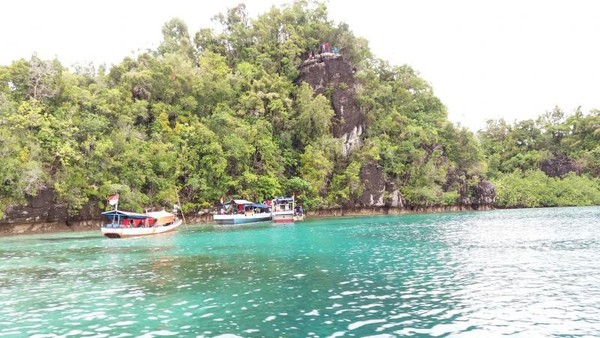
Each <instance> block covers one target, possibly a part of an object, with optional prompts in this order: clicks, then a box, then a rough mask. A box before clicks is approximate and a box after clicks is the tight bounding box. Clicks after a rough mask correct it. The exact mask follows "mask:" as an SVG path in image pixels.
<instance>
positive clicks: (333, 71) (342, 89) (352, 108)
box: [299, 53, 365, 155]
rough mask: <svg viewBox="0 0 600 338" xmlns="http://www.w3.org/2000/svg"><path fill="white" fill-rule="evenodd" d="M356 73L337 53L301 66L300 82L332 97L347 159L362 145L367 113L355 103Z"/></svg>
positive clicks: (337, 131)
mask: <svg viewBox="0 0 600 338" xmlns="http://www.w3.org/2000/svg"><path fill="white" fill-rule="evenodd" d="M354 72H355V69H354V66H352V64H351V63H350V62H349V61H346V60H344V58H343V57H342V56H341V55H334V54H333V53H323V54H319V55H317V56H316V57H315V58H314V59H310V60H307V61H305V62H304V63H303V64H302V65H301V66H300V77H299V80H300V81H303V82H306V83H308V84H309V85H310V86H311V87H312V88H313V90H314V92H315V94H324V95H326V96H329V95H330V96H331V97H330V98H331V103H332V105H333V110H334V111H335V117H334V121H333V136H335V137H338V138H341V139H342V141H343V153H344V155H347V154H348V153H350V152H351V151H352V150H353V149H356V148H359V147H360V146H361V145H362V135H363V131H364V128H365V117H364V113H363V112H362V111H361V110H360V108H359V107H358V105H357V104H356V102H355V100H354V96H355V94H356V88H355V86H356V84H355V80H354Z"/></svg>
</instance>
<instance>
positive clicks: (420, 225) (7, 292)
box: [0, 207, 600, 337]
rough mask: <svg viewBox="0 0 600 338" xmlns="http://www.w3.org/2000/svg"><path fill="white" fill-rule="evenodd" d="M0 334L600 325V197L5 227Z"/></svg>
mask: <svg viewBox="0 0 600 338" xmlns="http://www.w3.org/2000/svg"><path fill="white" fill-rule="evenodd" d="M0 257H1V258H2V260H1V265H0V336H2V337H4V336H9V337H10V336H15V337H23V336H38V337H52V336H88V335H89V336H95V337H109V336H110V337H115V336H121V337H125V336H130V335H133V336H145V337H152V336H170V335H177V336H191V337H195V336H211V337H212V336H230V337H231V336H242V337H263V336H267V337H273V336H289V337H308V336H321V337H326V336H332V337H340V336H356V337H364V336H370V335H378V336H380V337H388V336H389V337H391V336H447V335H451V336H467V337H489V336H500V335H517V336H525V337H535V336H600V208H599V207H592V208H556V209H531V210H501V211H491V212H470V213H448V214H420V215H400V216H379V217H361V218H337V219H321V220H308V221H304V222H301V223H296V224H294V225H286V226H273V225H271V224H261V225H252V226H243V227H240V226H220V227H218V226H209V227H206V226H205V227H198V226H196V227H190V228H189V229H185V228H182V229H181V231H179V232H178V233H175V234H173V235H170V236H166V237H152V238H138V239H125V240H115V239H112V240H111V239H104V238H102V237H101V236H100V233H99V231H98V232H85V233H61V234H52V235H35V236H17V237H5V238H0Z"/></svg>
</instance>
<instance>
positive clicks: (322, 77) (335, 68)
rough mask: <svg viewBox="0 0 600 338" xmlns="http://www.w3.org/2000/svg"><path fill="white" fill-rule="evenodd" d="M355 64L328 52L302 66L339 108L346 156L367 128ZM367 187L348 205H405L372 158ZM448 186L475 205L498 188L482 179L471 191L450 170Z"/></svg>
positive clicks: (337, 130)
mask: <svg viewBox="0 0 600 338" xmlns="http://www.w3.org/2000/svg"><path fill="white" fill-rule="evenodd" d="M354 73H355V68H354V66H353V65H352V64H351V63H350V62H349V61H347V60H344V58H343V56H341V55H334V54H332V53H324V54H319V55H316V56H315V57H314V58H312V59H309V60H306V61H305V62H304V63H303V64H302V65H301V66H300V76H299V81H300V82H306V83H308V84H309V85H310V86H311V87H312V88H313V91H314V92H315V95H317V94H324V95H327V96H328V97H329V98H330V99H331V105H332V107H333V110H334V112H335V116H334V120H333V121H332V122H333V123H332V125H333V130H332V132H333V135H334V136H335V137H338V138H341V139H342V142H343V149H342V152H343V154H344V156H347V155H348V154H350V153H351V152H352V151H353V150H355V149H358V148H360V147H361V146H362V145H363V143H364V142H363V138H364V132H365V130H366V128H367V125H366V118H365V113H364V111H363V110H361V108H360V107H359V106H358V105H357V104H356V102H355V95H356V86H357V84H356V80H355V78H354ZM440 149H441V150H442V151H443V149H442V146H438V145H436V146H434V147H432V149H430V151H429V152H428V155H431V153H432V152H433V151H435V150H440ZM360 178H361V181H362V182H363V183H364V186H365V188H364V191H363V193H362V195H361V196H360V197H359V198H358V200H357V201H351V203H349V205H347V206H346V207H349V208H353V207H375V208H381V207H392V208H403V207H405V205H404V203H403V201H402V196H401V194H400V191H399V189H398V187H396V185H395V184H394V183H393V182H389V181H388V180H386V178H385V174H384V172H383V167H382V166H381V165H379V164H378V163H376V162H375V161H371V162H368V163H364V164H363V166H362V169H361V172H360ZM447 180H448V183H447V184H446V188H447V189H449V188H450V187H451V186H456V185H458V186H459V190H460V196H459V201H458V203H459V204H460V205H462V206H468V207H469V208H473V209H485V208H489V207H491V206H492V205H493V203H494V202H495V196H496V193H495V189H494V186H493V184H491V183H490V182H487V181H485V180H483V181H481V182H480V183H479V184H478V186H477V188H476V189H475V190H476V191H474V192H472V191H469V189H468V186H467V180H466V179H465V178H464V177H460V175H456V174H455V173H450V174H449V175H448V178H447Z"/></svg>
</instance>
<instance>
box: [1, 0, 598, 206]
mask: <svg viewBox="0 0 600 338" xmlns="http://www.w3.org/2000/svg"><path fill="white" fill-rule="evenodd" d="M215 20H216V21H217V22H218V23H220V25H221V29H220V30H219V31H214V30H211V29H201V30H199V31H198V32H196V33H195V34H194V35H190V33H189V31H188V28H187V26H186V24H185V23H184V22H182V21H181V20H179V19H173V20H171V21H169V22H167V23H166V24H165V25H164V26H163V28H162V33H163V41H162V43H161V44H160V45H159V47H158V48H157V49H156V50H150V51H147V52H145V53H142V54H140V55H138V56H137V57H135V58H129V57H128V58H125V59H124V60H123V61H122V62H121V63H119V64H117V65H114V66H112V67H111V68H110V69H106V67H104V66H101V67H99V68H98V69H96V68H94V67H93V66H92V65H90V66H87V67H82V66H79V67H76V68H75V69H67V68H65V67H63V66H62V65H61V64H60V62H59V61H58V60H51V61H47V60H41V59H39V58H38V57H36V56H35V55H34V56H32V57H31V59H29V60H24V59H22V60H18V61H15V62H13V63H12V64H11V65H9V66H1V67H0V145H1V147H0V152H1V155H0V159H1V161H0V178H1V181H0V212H1V210H5V208H6V207H7V206H8V205H11V204H18V203H23V202H24V201H25V198H26V196H34V195H36V194H37V193H39V192H40V191H41V190H42V189H48V188H51V189H54V191H55V193H56V196H57V201H58V202H60V203H63V204H65V205H66V206H68V209H69V212H70V213H72V214H76V213H78V212H79V210H80V209H81V208H82V207H83V206H84V205H86V204H87V203H100V205H102V203H105V202H104V201H105V198H106V196H108V195H109V194H112V193H120V194H121V205H122V206H123V208H127V209H133V210H141V209H142V207H145V206H150V205H152V204H155V205H165V204H169V203H173V202H174V201H176V200H177V195H176V194H178V195H179V197H180V198H181V200H182V202H183V204H184V205H183V207H184V210H185V211H188V212H191V211H196V210H201V209H204V208H209V207H211V206H213V205H214V204H215V203H217V202H218V201H219V199H221V198H223V199H227V198H230V197H243V198H248V199H252V200H263V199H265V198H270V197H273V196H276V195H280V194H292V193H294V194H296V195H297V196H299V198H300V200H301V201H302V202H303V203H304V204H305V206H306V207H308V208H316V207H332V206H344V205H356V204H357V203H358V199H359V198H360V196H361V194H362V193H363V192H364V190H365V183H364V181H363V180H361V171H362V170H363V169H364V168H365V166H367V165H368V164H369V163H375V164H376V165H378V166H379V167H381V168H383V169H382V170H383V174H384V178H385V180H386V182H387V183H386V185H387V186H388V188H389V189H388V191H391V190H394V189H397V190H398V191H399V192H400V195H401V197H402V202H403V203H404V204H405V205H417V206H430V205H451V204H456V203H457V202H465V201H467V203H468V200H469V198H470V197H472V195H473V191H474V188H475V187H476V185H477V184H478V183H479V182H480V181H481V179H483V178H484V177H486V175H487V174H486V170H487V167H488V166H489V168H490V174H491V175H492V177H494V178H495V179H496V182H497V183H498V185H499V186H500V187H502V189H499V190H500V191H501V194H503V195H502V196H503V197H502V202H501V203H502V205H505V206H517V205H525V206H531V205H560V204H564V202H562V201H557V200H553V201H552V202H547V203H546V202H543V203H540V202H536V203H530V202H528V201H525V202H523V201H521V200H519V199H515V198H514V197H512V195H514V194H515V193H513V191H516V190H514V189H513V190H511V189H512V188H511V187H512V186H514V183H515V182H517V180H518V179H521V178H523V177H525V178H524V179H525V180H528V177H530V176H527V175H534V174H535V173H534V174H530V173H529V171H528V170H535V169H537V167H536V165H538V164H539V163H540V162H541V161H542V160H544V159H546V158H547V157H548V156H549V155H548V154H550V153H552V152H553V151H560V152H563V153H565V154H566V155H568V156H571V155H572V156H574V158H576V159H577V161H579V162H578V163H580V164H581V166H582V167H583V168H585V170H584V171H585V172H586V173H589V174H590V175H591V176H594V177H598V175H599V174H600V159H599V158H600V156H599V155H600V148H598V146H597V145H598V136H599V134H600V133H599V132H598V129H596V130H591V129H589V128H592V127H591V126H595V128H598V127H597V126H598V124H597V121H596V122H592V121H588V119H592V118H595V119H598V114H595V115H591V116H589V117H583V116H581V114H579V115H575V116H573V117H569V119H567V121H570V122H569V123H567V122H564V123H567V124H564V123H563V124H561V123H553V121H551V120H549V121H547V123H549V124H548V125H543V126H542V127H543V128H544V129H543V130H542V129H541V128H542V127H539V126H538V125H537V124H535V126H536V128H538V129H536V128H534V127H532V125H530V122H527V121H526V122H523V123H521V124H518V125H515V126H514V127H511V126H508V125H506V124H505V123H504V122H502V121H499V122H491V123H490V125H489V127H488V129H487V131H485V132H483V133H481V134H480V137H481V140H482V143H481V144H482V145H483V150H485V152H484V151H483V150H482V147H481V146H480V144H479V143H478V142H477V140H476V139H475V136H474V135H473V134H472V133H471V132H469V131H468V130H466V129H465V128H461V127H457V126H454V125H453V124H451V123H450V122H448V120H447V117H446V109H445V107H444V106H443V104H442V103H441V102H440V100H439V99H438V98H436V97H435V95H434V94H433V90H432V88H431V87H430V86H429V84H427V82H426V81H424V80H423V79H421V78H420V77H419V76H418V74H417V73H415V71H413V70H412V69H411V68H410V67H408V66H401V67H396V66H390V65H389V64H387V63H386V62H384V61H381V60H378V59H376V58H374V57H373V56H372V55H371V53H370V51H369V48H368V46H367V42H366V41H365V40H363V39H360V38H357V37H355V36H354V35H353V34H352V32H351V31H350V29H349V27H348V26H347V25H346V24H343V23H334V22H331V21H330V20H329V19H328V17H327V9H326V7H325V5H323V4H321V3H312V2H307V1H296V2H294V3H292V4H290V5H286V6H283V7H282V8H276V7H273V8H272V9H271V10H269V11H268V12H266V13H264V14H262V15H260V16H258V17H256V18H254V19H250V18H249V17H248V15H247V13H246V11H245V7H244V5H239V6H237V7H235V8H232V9H230V10H228V11H227V12H226V13H224V14H219V15H217V16H216V17H215ZM322 41H329V42H330V43H331V45H332V46H336V47H338V48H339V50H340V53H341V54H342V55H343V56H344V59H345V60H349V61H351V62H352V64H353V65H354V66H355V67H356V73H355V75H354V76H355V79H356V82H357V86H356V89H357V92H356V99H357V104H358V105H359V107H360V109H361V111H363V112H364V113H365V116H366V118H367V121H366V133H365V135H363V140H362V146H361V147H360V148H358V149H355V150H354V151H353V152H352V153H351V154H349V155H343V154H342V146H341V142H342V140H340V139H338V138H335V137H334V136H333V134H332V120H333V117H334V115H335V112H334V110H333V108H332V103H331V101H330V100H331V98H330V97H329V96H328V95H315V94H314V93H313V91H312V89H311V88H310V86H308V85H307V84H302V83H298V75H299V70H298V67H299V65H300V64H301V62H302V61H303V60H304V59H305V58H306V56H307V55H308V53H309V52H310V51H313V50H316V49H317V46H318V45H319V43H320V42H322ZM548 118H553V117H552V116H548ZM540 123H541V122H540ZM594 123H596V124H594ZM548 128H551V129H548ZM552 128H553V129H552ZM565 128H567V129H565ZM524 147H525V148H524ZM523 149H527V151H525V152H524V151H523ZM566 149H568V151H566ZM484 155H487V156H488V163H489V164H487V165H486V162H485V158H484ZM516 168H518V169H520V170H522V171H523V172H525V174H524V175H525V176H521V175H520V174H517V173H514V172H513V171H514V170H515V169H516ZM505 175H512V176H505ZM537 175H539V173H538V174H537ZM531 177H533V176H531ZM531 177H530V178H531ZM568 179H571V180H573V182H575V181H577V182H579V181H581V182H582V183H581V184H589V185H590V187H592V186H593V185H591V183H586V182H587V181H585V180H591V179H589V178H586V177H578V176H573V175H571V176H568ZM582 180H583V181H582ZM590 182H592V183H594V184H598V182H597V181H594V180H591V181H590ZM511 184H512V186H511ZM557 184H558V183H557ZM561 184H562V183H561ZM504 187H506V190H504V189H505V188H504ZM590 189H591V188H590ZM566 190H568V189H567V188H566V187H565V191H566ZM592 190H593V189H592ZM592 190H590V191H589V192H587V193H582V194H579V195H577V194H575V193H568V192H565V194H566V195H568V196H569V197H568V198H569V199H570V200H569V201H573V202H572V203H573V204H580V203H583V202H582V201H585V203H588V202H589V203H598V202H597V196H596V195H594V193H593V191H592ZM504 196H506V197H504ZM388 198H389V196H388ZM388 201H389V200H388ZM569 203H571V202H569ZM569 203H568V204H569Z"/></svg>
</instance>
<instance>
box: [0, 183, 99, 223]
mask: <svg viewBox="0 0 600 338" xmlns="http://www.w3.org/2000/svg"><path fill="white" fill-rule="evenodd" d="M99 218H100V209H99V208H98V206H97V204H96V203H93V202H89V203H87V204H86V205H84V207H83V208H82V209H81V211H80V212H79V214H78V215H77V216H75V217H69V214H68V212H67V206H66V205H64V204H61V203H58V202H57V201H56V195H55V192H54V189H44V190H42V191H40V192H39V193H38V194H37V195H36V196H30V197H28V198H27V203H26V204H25V205H13V206H10V207H9V208H7V209H6V210H5V213H4V218H3V219H2V220H0V224H13V223H28V224H34V223H49V222H67V224H68V222H69V221H71V220H73V221H81V220H97V219H99Z"/></svg>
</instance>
